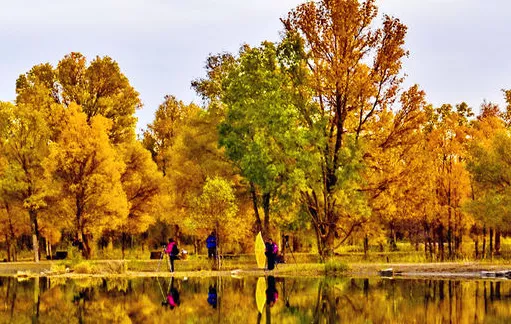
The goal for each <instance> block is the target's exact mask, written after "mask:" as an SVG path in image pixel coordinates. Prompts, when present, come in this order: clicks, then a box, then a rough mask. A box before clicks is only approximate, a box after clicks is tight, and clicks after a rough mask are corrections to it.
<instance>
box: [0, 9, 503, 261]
mask: <svg viewBox="0 0 511 324" xmlns="http://www.w3.org/2000/svg"><path fill="white" fill-rule="evenodd" d="M375 2H376V1H375V0H366V1H357V0H321V1H318V2H307V3H304V4H302V5H300V6H298V7H296V8H294V9H292V10H291V11H290V12H289V14H288V15H287V16H286V17H285V18H283V19H282V26H283V29H282V33H281V34H282V38H281V40H280V41H279V42H275V43H274V42H268V41H266V42H263V43H261V44H260V45H256V46H252V45H243V46H242V47H241V48H240V50H239V52H238V53H219V54H215V55H211V56H210V57H208V58H207V60H206V66H205V76H204V77H203V78H197V79H196V80H193V81H192V84H191V86H192V87H193V88H194V90H195V91H196V92H197V93H198V95H199V96H200V97H201V98H202V102H201V103H200V104H194V103H191V104H185V103H183V102H182V101H180V100H179V99H178V98H176V97H174V96H172V95H166V96H165V97H164V99H163V102H162V104H161V105H160V106H159V107H158V109H157V110H156V113H155V116H154V120H153V122H152V123H151V124H149V125H147V128H146V129H145V130H144V131H143V133H142V134H139V135H138V136H137V133H136V130H135V126H136V117H135V111H136V110H137V109H140V108H141V107H142V102H141V100H140V98H139V93H138V92H137V91H136V90H135V89H134V88H133V87H132V85H131V84H130V82H129V80H128V78H127V77H126V76H125V75H124V74H123V73H122V72H121V68H120V67H119V65H118V64H117V63H116V62H115V61H114V60H113V59H112V58H110V57H108V56H105V57H99V56H98V57H95V58H93V59H92V60H90V61H87V59H86V58H85V57H84V56H83V55H81V54H80V53H76V52H73V53H70V54H68V55H66V56H65V57H64V58H62V59H61V60H60V61H59V62H58V64H57V65H56V66H53V65H51V64H50V63H42V64H39V65H36V66H34V67H32V69H30V71H28V72H25V73H23V74H21V75H20V76H19V78H18V79H17V80H16V81H15V82H16V94H17V96H16V100H15V102H14V103H11V102H0V233H1V237H0V242H1V244H2V246H3V247H5V250H6V253H7V259H8V260H16V255H17V254H18V249H19V247H20V246H21V245H20V240H22V239H24V240H25V241H27V237H29V238H30V244H29V245H30V247H31V248H33V251H34V252H33V253H34V254H33V256H34V260H36V261H38V260H39V258H40V257H41V253H42V250H45V251H46V253H49V254H51V253H52V249H51V247H52V246H53V247H55V246H59V244H62V243H63V242H67V243H69V242H72V241H75V242H81V243H82V244H83V255H84V257H85V258H91V257H92V256H93V253H94V250H95V249H97V247H98V244H99V243H100V242H115V244H118V245H119V246H120V247H122V251H123V257H124V250H125V248H127V247H128V245H129V246H132V244H133V241H135V242H136V244H137V245H139V246H145V247H147V248H154V247H155V246H158V244H160V242H162V241H165V240H166V238H167V237H168V236H169V235H172V236H174V237H176V238H178V240H183V241H187V242H188V244H194V245H195V246H196V247H197V246H198V245H199V244H200V242H201V240H204V239H205V237H206V236H207V234H208V233H209V232H211V231H212V230H213V229H215V230H217V232H218V235H219V240H220V242H222V243H223V244H225V246H230V249H231V250H232V251H235V252H243V251H250V250H251V248H252V246H253V238H254V236H255V234H256V233H257V232H259V231H262V232H263V235H265V236H266V237H269V236H273V237H279V236H280V235H281V234H283V233H286V234H289V235H291V237H292V238H293V239H294V241H296V242H300V241H302V242H305V241H307V242H311V243H313V248H312V249H313V251H317V252H318V254H319V255H320V256H321V257H322V258H325V257H328V256H330V255H332V254H334V253H335V251H336V250H337V249H338V248H339V247H340V246H341V245H342V244H345V243H347V242H351V243H355V244H360V245H361V246H363V248H364V250H365V251H367V250H368V248H369V246H370V245H371V246H381V247H382V248H383V246H385V247H386V248H388V249H396V248H397V245H396V242H397V241H398V240H406V241H408V242H410V243H412V244H414V245H415V246H416V247H417V248H419V247H420V248H422V249H423V251H424V253H425V254H426V255H427V256H428V257H431V258H432V259H436V260H446V259H454V258H457V257H460V256H462V255H463V254H464V255H465V256H466V255H472V256H474V257H476V258H484V257H488V256H492V255H493V254H498V253H500V242H501V238H502V237H503V236H505V235H507V234H508V232H509V230H510V229H508V227H507V225H508V224H511V222H510V221H511V208H509V209H508V207H510V206H511V128H510V127H511V108H510V107H511V90H503V97H504V98H505V100H506V102H507V106H506V107H498V106H497V105H495V104H494V103H491V102H483V103H482V104H481V106H480V107H479V108H480V109H478V111H479V113H478V114H477V115H476V114H474V112H473V109H472V107H469V106H468V105H467V104H466V103H464V102H461V103H446V104H444V105H441V106H440V107H434V106H432V105H431V104H429V103H428V102H427V97H426V93H425V92H424V91H422V90H421V89H420V87H419V85H413V86H411V87H409V88H404V80H405V79H404V78H405V77H404V72H405V71H403V70H402V61H403V59H405V58H406V57H407V56H408V55H409V53H408V51H407V50H406V47H405V36H406V31H407V27H406V26H405V25H403V24H402V23H401V22H400V21H399V19H397V18H393V17H391V16H386V15H384V16H383V17H382V16H379V15H378V11H377V6H376V3H375ZM13 82H14V80H13ZM467 241H471V242H473V249H472V250H471V251H466V250H462V243H463V242H467Z"/></svg>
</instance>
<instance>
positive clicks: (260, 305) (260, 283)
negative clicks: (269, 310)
mask: <svg viewBox="0 0 511 324" xmlns="http://www.w3.org/2000/svg"><path fill="white" fill-rule="evenodd" d="M265 303H266V280H264V277H259V278H258V279H257V285H256V304H257V310H258V311H259V313H261V314H262V313H263V309H264V304H265Z"/></svg>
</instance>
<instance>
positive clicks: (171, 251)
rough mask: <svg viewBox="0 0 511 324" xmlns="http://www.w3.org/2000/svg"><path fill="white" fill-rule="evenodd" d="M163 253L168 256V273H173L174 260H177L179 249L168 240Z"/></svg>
mask: <svg viewBox="0 0 511 324" xmlns="http://www.w3.org/2000/svg"><path fill="white" fill-rule="evenodd" d="M165 253H166V254H167V255H168V256H169V270H170V272H174V260H178V259H179V256H178V255H179V248H178V247H177V243H176V242H174V240H173V239H172V238H169V243H168V244H167V247H166V248H165Z"/></svg>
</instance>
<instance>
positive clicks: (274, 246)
mask: <svg viewBox="0 0 511 324" xmlns="http://www.w3.org/2000/svg"><path fill="white" fill-rule="evenodd" d="M271 248H272V250H271V251H272V253H273V255H277V254H278V253H279V246H278V245H277V244H276V243H273V244H272V246H271Z"/></svg>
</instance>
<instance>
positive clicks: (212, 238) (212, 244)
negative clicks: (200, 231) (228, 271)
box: [206, 231, 217, 259]
mask: <svg viewBox="0 0 511 324" xmlns="http://www.w3.org/2000/svg"><path fill="white" fill-rule="evenodd" d="M206 247H207V248H208V258H209V259H216V255H217V248H216V233H215V231H213V232H211V234H209V236H208V238H207V239H206Z"/></svg>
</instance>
